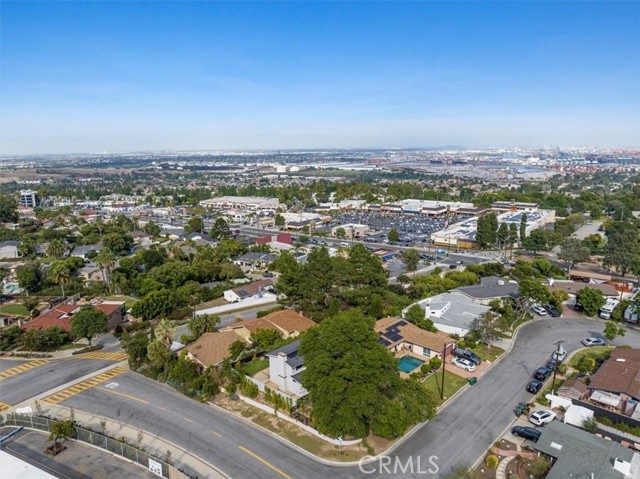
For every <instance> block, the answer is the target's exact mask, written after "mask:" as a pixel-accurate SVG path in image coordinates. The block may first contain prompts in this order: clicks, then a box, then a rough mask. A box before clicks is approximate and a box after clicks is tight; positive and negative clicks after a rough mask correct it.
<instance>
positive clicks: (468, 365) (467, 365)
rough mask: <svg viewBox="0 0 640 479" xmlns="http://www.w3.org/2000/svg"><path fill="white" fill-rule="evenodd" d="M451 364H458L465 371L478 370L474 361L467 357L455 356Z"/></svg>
mask: <svg viewBox="0 0 640 479" xmlns="http://www.w3.org/2000/svg"><path fill="white" fill-rule="evenodd" d="M451 364H453V365H454V366H458V367H459V368H462V369H464V370H465V371H475V370H476V365H475V364H474V363H473V362H472V361H469V360H468V359H465V358H453V359H452V360H451Z"/></svg>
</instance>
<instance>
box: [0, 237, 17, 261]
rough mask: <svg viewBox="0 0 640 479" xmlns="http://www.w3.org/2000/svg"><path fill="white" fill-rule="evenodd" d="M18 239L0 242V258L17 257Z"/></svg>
mask: <svg viewBox="0 0 640 479" xmlns="http://www.w3.org/2000/svg"><path fill="white" fill-rule="evenodd" d="M19 245H20V242H19V241H3V242H1V243H0V258H17V257H18V256H20V254H19V253H18V246H19Z"/></svg>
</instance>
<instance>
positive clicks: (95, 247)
mask: <svg viewBox="0 0 640 479" xmlns="http://www.w3.org/2000/svg"><path fill="white" fill-rule="evenodd" d="M101 249H102V243H96V244H88V245H78V246H76V247H75V248H73V251H72V252H71V254H70V255H69V256H75V257H77V258H82V259H87V258H88V256H89V253H90V252H91V251H93V252H95V253H99V252H100V250H101Z"/></svg>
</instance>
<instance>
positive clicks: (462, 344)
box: [458, 339, 467, 349]
mask: <svg viewBox="0 0 640 479" xmlns="http://www.w3.org/2000/svg"><path fill="white" fill-rule="evenodd" d="M458 347H459V348H460V349H466V348H467V342H466V341H465V340H464V339H461V340H460V341H458Z"/></svg>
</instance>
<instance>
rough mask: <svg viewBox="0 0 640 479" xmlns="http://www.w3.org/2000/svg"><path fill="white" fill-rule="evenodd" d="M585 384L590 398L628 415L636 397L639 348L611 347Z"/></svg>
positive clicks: (639, 375) (638, 394) (639, 393)
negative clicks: (607, 356)
mask: <svg viewBox="0 0 640 479" xmlns="http://www.w3.org/2000/svg"><path fill="white" fill-rule="evenodd" d="M587 388H588V389H589V392H590V396H589V399H590V400H591V401H592V402H594V403H598V404H600V405H603V406H605V407H609V408H614V409H616V410H618V411H620V412H622V413H623V414H626V415H628V416H631V415H632V414H633V413H634V411H635V409H636V407H637V405H638V401H640V349H626V348H616V349H614V350H613V351H612V352H611V356H610V357H609V359H607V360H606V361H605V362H604V364H602V366H600V368H599V369H598V371H597V372H596V373H595V374H594V375H593V376H592V377H591V382H590V383H589V386H587Z"/></svg>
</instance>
